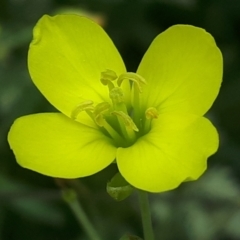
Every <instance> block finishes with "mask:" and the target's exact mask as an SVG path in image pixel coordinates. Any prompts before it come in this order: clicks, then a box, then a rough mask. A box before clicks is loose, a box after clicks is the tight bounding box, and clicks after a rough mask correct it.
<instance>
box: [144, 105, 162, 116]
mask: <svg viewBox="0 0 240 240" xmlns="http://www.w3.org/2000/svg"><path fill="white" fill-rule="evenodd" d="M158 115H159V113H158V111H157V109H156V108H154V107H150V108H148V109H147V110H146V111H145V116H146V118H147V119H153V118H158Z"/></svg>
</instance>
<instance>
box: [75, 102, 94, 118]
mask: <svg viewBox="0 0 240 240" xmlns="http://www.w3.org/2000/svg"><path fill="white" fill-rule="evenodd" d="M93 110H94V107H93V101H91V100H87V101H84V102H82V103H80V104H79V105H78V106H77V107H76V108H75V109H74V110H73V111H72V114H71V118H72V119H73V120H76V119H77V117H78V115H79V114H80V113H81V112H83V111H86V112H87V113H88V112H91V111H93Z"/></svg>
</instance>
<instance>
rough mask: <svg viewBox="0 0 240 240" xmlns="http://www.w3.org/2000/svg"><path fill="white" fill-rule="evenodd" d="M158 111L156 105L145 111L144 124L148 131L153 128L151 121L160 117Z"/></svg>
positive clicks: (145, 129)
mask: <svg viewBox="0 0 240 240" xmlns="http://www.w3.org/2000/svg"><path fill="white" fill-rule="evenodd" d="M158 115H159V113H158V111H157V109H156V108H154V107H150V108H148V109H147V110H146V111H145V116H146V119H145V125H144V131H145V132H148V131H149V130H150V128H151V122H152V120H153V119H157V118H158Z"/></svg>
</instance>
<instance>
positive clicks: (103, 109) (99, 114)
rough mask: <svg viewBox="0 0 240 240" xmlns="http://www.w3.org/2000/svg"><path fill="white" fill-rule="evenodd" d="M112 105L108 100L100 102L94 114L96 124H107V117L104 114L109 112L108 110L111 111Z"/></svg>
mask: <svg viewBox="0 0 240 240" xmlns="http://www.w3.org/2000/svg"><path fill="white" fill-rule="evenodd" d="M110 108H111V106H110V104H109V103H108V102H102V103H99V104H98V105H97V106H96V107H95V109H94V112H93V116H94V120H95V122H96V124H97V125H98V126H100V127H103V126H104V124H105V118H104V115H105V114H107V112H109V110H110Z"/></svg>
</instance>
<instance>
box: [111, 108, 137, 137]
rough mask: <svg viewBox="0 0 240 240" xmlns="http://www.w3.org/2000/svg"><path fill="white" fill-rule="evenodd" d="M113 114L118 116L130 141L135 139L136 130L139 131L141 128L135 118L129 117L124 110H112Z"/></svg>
mask: <svg viewBox="0 0 240 240" xmlns="http://www.w3.org/2000/svg"><path fill="white" fill-rule="evenodd" d="M111 114H112V115H115V116H117V118H118V122H119V125H120V127H121V130H122V132H123V134H124V137H125V138H126V139H129V140H130V141H135V139H136V134H135V132H138V131H139V130H138V128H137V126H136V125H135V123H134V122H133V120H132V119H131V117H129V116H128V115H127V114H125V113H124V112H122V111H113V112H111ZM134 131H135V132H134Z"/></svg>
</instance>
